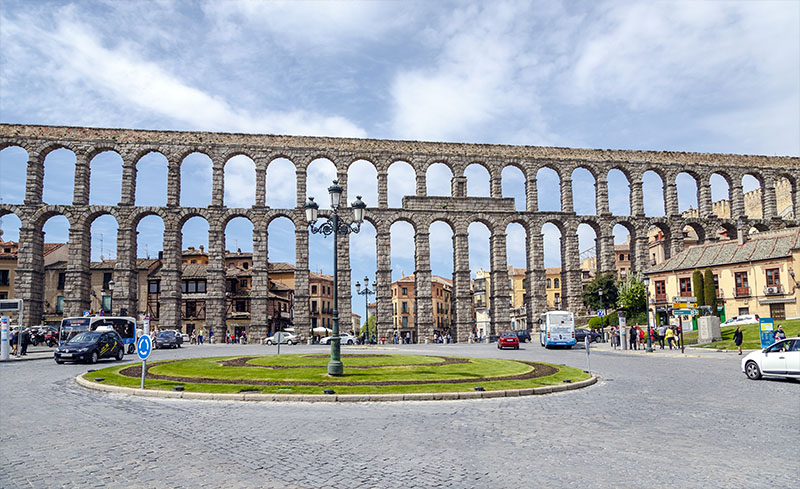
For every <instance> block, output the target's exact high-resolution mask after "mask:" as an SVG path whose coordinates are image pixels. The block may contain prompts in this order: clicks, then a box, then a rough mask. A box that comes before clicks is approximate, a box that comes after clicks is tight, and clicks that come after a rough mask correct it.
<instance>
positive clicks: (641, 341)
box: [636, 325, 647, 348]
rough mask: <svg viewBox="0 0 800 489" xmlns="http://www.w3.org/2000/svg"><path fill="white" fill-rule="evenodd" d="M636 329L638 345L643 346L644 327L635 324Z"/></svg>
mask: <svg viewBox="0 0 800 489" xmlns="http://www.w3.org/2000/svg"><path fill="white" fill-rule="evenodd" d="M636 330H637V331H638V332H639V346H640V347H642V348H644V344H645V343H646V342H647V341H646V340H645V337H644V329H642V328H641V326H638V325H637V326H636Z"/></svg>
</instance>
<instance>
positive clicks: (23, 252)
mask: <svg viewBox="0 0 800 489" xmlns="http://www.w3.org/2000/svg"><path fill="white" fill-rule="evenodd" d="M29 167H30V165H29ZM28 177H30V174H28ZM29 180H30V178H29ZM29 188H30V187H29ZM40 190H41V188H40ZM39 197H40V199H41V195H40V196H39ZM20 217H21V225H20V228H19V253H18V255H17V260H18V261H17V269H16V271H15V273H14V275H15V276H14V296H15V297H17V298H18V299H22V300H23V303H22V326H23V327H31V326H36V325H38V324H41V323H42V312H43V309H42V305H43V301H44V299H43V297H42V293H43V292H44V264H43V263H44V255H43V244H42V243H43V239H44V233H42V231H41V228H35V227H34V225H33V223H32V222H31V221H30V219H29V218H27V217H23V216H20Z"/></svg>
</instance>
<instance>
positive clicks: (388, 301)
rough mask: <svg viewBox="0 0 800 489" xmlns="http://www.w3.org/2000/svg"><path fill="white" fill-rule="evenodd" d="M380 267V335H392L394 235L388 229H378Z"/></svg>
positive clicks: (377, 242)
mask: <svg viewBox="0 0 800 489" xmlns="http://www.w3.org/2000/svg"><path fill="white" fill-rule="evenodd" d="M375 244H376V247H377V249H376V253H377V259H378V269H377V272H376V279H377V280H378V283H377V285H376V286H375V300H376V301H377V302H378V308H377V314H378V318H377V319H378V337H379V338H380V337H381V336H386V338H387V341H388V339H389V338H391V336H392V332H393V330H394V322H393V320H392V235H391V233H390V232H389V231H388V230H383V229H378V230H377V234H376V237H375Z"/></svg>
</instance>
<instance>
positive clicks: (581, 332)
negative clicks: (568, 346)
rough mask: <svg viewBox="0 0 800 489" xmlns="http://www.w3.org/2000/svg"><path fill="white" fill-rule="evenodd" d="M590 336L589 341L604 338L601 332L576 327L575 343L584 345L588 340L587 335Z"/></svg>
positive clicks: (592, 341) (593, 341)
mask: <svg viewBox="0 0 800 489" xmlns="http://www.w3.org/2000/svg"><path fill="white" fill-rule="evenodd" d="M587 336H588V337H589V343H596V342H598V341H600V340H602V339H603V336H602V335H601V334H600V333H595V332H594V331H592V330H590V329H577V328H576V329H575V344H577V345H582V344H583V343H584V342H585V341H586V337H587Z"/></svg>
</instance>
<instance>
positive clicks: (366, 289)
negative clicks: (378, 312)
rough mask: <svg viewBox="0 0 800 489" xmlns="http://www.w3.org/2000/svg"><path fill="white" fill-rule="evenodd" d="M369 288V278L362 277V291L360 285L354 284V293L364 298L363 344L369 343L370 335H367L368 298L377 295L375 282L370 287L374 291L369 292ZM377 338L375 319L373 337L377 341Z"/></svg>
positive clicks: (358, 283) (376, 321)
mask: <svg viewBox="0 0 800 489" xmlns="http://www.w3.org/2000/svg"><path fill="white" fill-rule="evenodd" d="M368 286H369V277H367V276H366V275H365V276H364V290H361V283H360V282H356V293H357V294H358V295H363V296H364V318H365V319H364V344H366V343H367V342H369V341H370V334H369V296H370V295H372V294H377V292H376V290H377V288H378V282H377V280H376V281H375V282H373V285H372V287H373V288H375V289H376V290H370V288H369V287H368ZM377 336H378V318H377V316H376V317H375V337H376V339H377Z"/></svg>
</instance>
